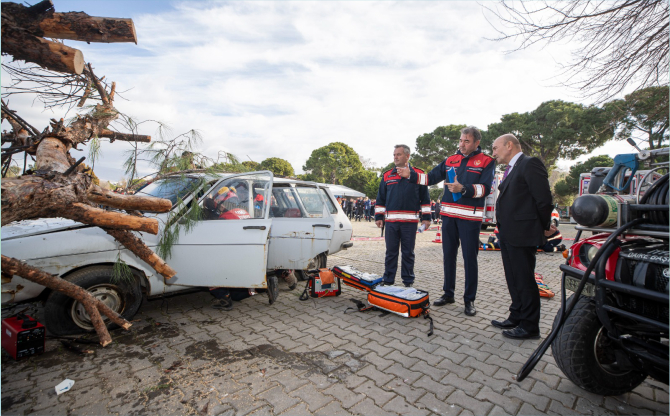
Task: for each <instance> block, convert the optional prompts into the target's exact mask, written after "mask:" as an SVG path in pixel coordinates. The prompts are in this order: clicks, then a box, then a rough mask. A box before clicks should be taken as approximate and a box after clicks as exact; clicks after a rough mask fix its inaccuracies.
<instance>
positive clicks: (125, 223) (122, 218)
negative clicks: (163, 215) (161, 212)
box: [58, 202, 158, 235]
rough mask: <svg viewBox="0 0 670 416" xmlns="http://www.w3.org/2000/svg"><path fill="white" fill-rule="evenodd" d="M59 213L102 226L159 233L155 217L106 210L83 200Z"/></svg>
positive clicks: (72, 218)
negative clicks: (87, 203) (84, 202)
mask: <svg viewBox="0 0 670 416" xmlns="http://www.w3.org/2000/svg"><path fill="white" fill-rule="evenodd" d="M58 214H59V215H58V216H59V217H63V218H69V219H71V220H75V221H79V222H83V223H84V224H91V225H96V226H98V227H102V228H115V229H117V230H132V231H144V232H145V233H149V234H154V235H156V234H158V220H157V219H155V218H145V217H136V216H134V215H128V214H123V213H121V212H114V211H105V210H104V209H100V208H94V207H92V206H90V205H86V204H83V203H81V202H75V203H74V204H71V205H70V206H67V207H62V208H61V210H60V211H59V212H58Z"/></svg>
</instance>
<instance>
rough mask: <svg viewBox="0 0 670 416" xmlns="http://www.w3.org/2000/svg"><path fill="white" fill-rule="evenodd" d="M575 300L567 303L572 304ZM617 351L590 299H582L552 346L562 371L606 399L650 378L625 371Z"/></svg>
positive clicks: (575, 381)
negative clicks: (618, 358)
mask: <svg viewBox="0 0 670 416" xmlns="http://www.w3.org/2000/svg"><path fill="white" fill-rule="evenodd" d="M572 297H574V295H573V296H571V297H570V299H568V301H567V302H566V304H570V302H571V300H572ZM562 313H563V310H562V309H560V310H559V311H558V313H557V314H556V318H555V319H554V326H556V325H557V324H558V321H559V319H560V316H561V314H562ZM617 348H618V347H617V346H616V344H615V343H614V342H613V341H612V340H610V339H609V338H608V337H607V330H606V329H605V328H604V327H603V325H602V324H601V323H600V320H599V319H598V316H597V315H596V306H595V303H594V302H593V300H592V299H589V298H587V297H581V298H580V299H579V301H578V302H577V304H576V305H575V309H573V311H572V313H571V314H570V316H569V317H568V319H567V320H566V322H565V324H564V325H563V327H562V328H561V331H560V332H559V334H558V335H557V336H556V339H554V342H552V344H551V351H552V354H553V356H554V360H556V364H557V365H558V367H559V368H560V369H561V371H563V373H564V374H565V375H566V376H567V377H568V378H569V379H570V380H571V381H572V382H573V383H575V384H576V385H578V386H579V387H581V388H583V389H584V390H586V391H589V392H591V393H595V394H600V395H603V396H617V395H620V394H623V393H626V392H629V391H631V390H633V389H634V388H635V387H637V386H638V385H640V383H642V382H643V381H644V379H646V378H647V374H646V373H644V372H641V371H635V370H629V369H622V368H621V366H620V365H619V363H618V361H617V354H616V353H615V351H616V349H617ZM621 353H622V354H625V352H623V351H622V352H621Z"/></svg>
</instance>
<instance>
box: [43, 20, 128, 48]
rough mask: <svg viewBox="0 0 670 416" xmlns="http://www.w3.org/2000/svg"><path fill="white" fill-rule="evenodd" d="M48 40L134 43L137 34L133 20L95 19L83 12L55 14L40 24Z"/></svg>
mask: <svg viewBox="0 0 670 416" xmlns="http://www.w3.org/2000/svg"><path fill="white" fill-rule="evenodd" d="M39 28H40V29H41V30H42V34H41V35H39V34H38V35H39V36H43V37H46V38H56V39H71V40H81V41H85V42H106V43H114V42H134V43H135V44H137V34H136V33H135V25H134V24H133V20H132V19H120V18H109V17H93V16H89V15H87V14H86V13H83V12H70V13H54V14H53V15H52V16H51V17H48V18H46V19H44V20H42V21H41V22H40V24H39Z"/></svg>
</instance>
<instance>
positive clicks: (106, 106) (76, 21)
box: [1, 0, 176, 346]
mask: <svg viewBox="0 0 670 416" xmlns="http://www.w3.org/2000/svg"><path fill="white" fill-rule="evenodd" d="M42 36H49V37H53V38H60V39H76V40H82V41H87V42H135V43H137V38H136V36H135V29H134V27H133V24H132V20H130V19H107V18H97V17H90V16H88V15H86V14H85V13H55V12H54V10H53V4H52V3H51V1H50V0H46V1H43V2H41V3H38V4H36V5H34V6H31V7H24V6H22V5H19V4H15V3H2V53H3V54H10V55H12V56H13V57H14V59H15V60H17V59H18V60H25V61H30V62H34V63H36V64H38V65H40V66H42V67H43V68H46V69H49V70H52V71H60V72H66V73H70V74H76V78H74V81H73V82H76V83H79V84H80V85H83V86H84V87H83V88H81V89H79V90H78V91H80V92H81V94H80V95H79V96H75V95H72V94H71V93H66V94H70V96H66V97H65V98H63V100H61V101H58V102H61V103H68V102H69V103H72V102H77V105H78V106H79V107H81V106H82V105H83V102H84V101H85V100H87V99H93V100H97V101H99V103H98V104H96V105H95V106H94V108H93V109H92V110H91V111H90V112H88V113H86V114H79V115H77V117H76V119H75V120H74V121H72V122H71V123H69V124H67V125H66V124H65V122H64V120H63V119H60V120H55V119H52V120H51V123H50V125H49V126H48V127H46V128H45V129H43V130H39V129H37V128H35V127H33V126H32V125H30V124H29V123H28V122H27V121H26V120H24V119H23V118H22V117H20V116H19V115H18V114H17V113H16V112H15V111H13V110H11V109H10V108H9V107H8V105H7V104H6V103H5V101H4V100H3V102H2V119H3V120H7V121H8V123H9V124H10V125H11V126H12V131H11V132H8V133H3V135H2V144H3V145H5V144H9V146H8V147H3V148H2V172H3V178H2V185H1V188H2V196H1V200H2V201H1V202H2V225H3V226H4V225H6V224H9V223H11V222H14V221H21V220H28V219H36V218H55V217H63V218H69V219H72V220H75V221H78V222H81V223H84V224H90V225H95V226H99V227H101V228H103V229H104V230H105V231H106V232H107V233H108V234H110V235H111V236H112V237H114V238H115V239H116V240H117V241H118V242H119V243H121V244H122V245H123V246H124V247H126V248H127V249H129V250H130V251H131V252H132V253H134V254H135V255H136V256H137V257H139V258H140V259H142V260H143V261H145V262H146V263H147V264H149V265H150V266H151V267H152V268H154V269H155V270H156V272H157V273H159V274H160V275H162V276H163V277H165V278H166V279H170V278H172V277H173V276H174V275H175V274H176V272H175V271H174V270H173V269H172V268H171V267H170V266H169V265H168V264H166V263H165V262H164V261H163V259H161V258H160V257H159V256H158V255H156V254H155V253H154V252H153V251H152V250H151V249H149V247H147V246H146V245H145V244H144V243H143V242H142V240H141V239H139V238H137V237H136V236H135V235H133V233H132V231H142V232H148V233H152V234H157V233H158V221H157V220H156V219H153V218H145V217H143V216H142V215H141V214H139V213H138V211H153V212H167V211H169V210H170V209H171V207H172V203H171V202H170V201H169V200H165V199H159V198H152V197H139V196H130V195H125V196H121V195H117V194H114V193H111V192H109V191H106V190H104V189H102V188H100V187H99V186H97V185H95V184H93V183H92V172H91V171H90V170H89V169H88V168H86V167H85V166H84V165H83V164H81V162H82V161H83V160H84V159H85V158H81V159H79V160H75V159H74V158H73V157H72V156H71V155H70V150H71V149H77V146H79V145H82V144H85V143H87V142H88V141H90V140H91V139H92V138H98V137H107V138H109V139H110V141H114V140H125V141H138V142H148V141H150V140H151V138H150V137H149V136H141V135H134V134H128V133H121V132H115V131H112V130H110V128H109V127H110V123H111V122H112V121H113V120H115V119H116V118H118V117H119V112H118V111H117V110H116V109H115V108H114V106H113V101H114V96H115V84H114V83H112V84H111V86H106V85H105V84H104V83H103V82H102V80H101V79H100V78H98V77H97V76H96V75H95V74H94V72H93V67H92V66H91V64H90V63H89V64H87V65H84V61H83V55H82V54H81V52H79V51H77V50H75V49H72V48H68V47H65V45H63V44H62V43H58V42H53V41H49V40H45V39H42V38H41V37H42ZM54 44H55V45H56V46H57V47H56V46H54ZM73 51H76V52H73ZM77 52H78V53H77ZM78 57H79V58H78ZM80 58H81V59H80ZM79 59H80V61H81V65H80V63H79ZM3 65H4V64H3ZM80 66H81V67H80ZM93 92H95V93H93ZM19 153H24V154H25V155H26V157H27V156H30V157H32V158H34V159H35V165H34V167H33V169H32V170H30V171H28V172H25V166H24V174H23V175H22V176H19V177H15V178H7V177H5V173H6V172H7V170H8V168H9V165H10V164H11V162H12V158H13V157H14V155H16V154H19ZM99 205H105V206H108V207H112V208H115V209H119V210H124V211H126V212H125V213H124V212H120V211H109V210H105V209H101V208H99ZM2 274H3V278H11V276H14V275H16V276H20V277H22V278H24V279H27V280H30V281H33V282H36V283H39V284H41V285H43V286H45V287H47V288H49V289H51V290H56V291H60V292H62V293H64V294H66V295H67V296H70V297H72V298H73V299H75V300H77V301H79V302H80V303H81V304H82V305H83V306H84V308H85V310H86V312H87V313H88V314H89V317H90V318H91V323H92V325H93V327H94V329H95V331H96V332H97V334H98V336H99V339H100V343H101V345H103V346H105V345H108V344H109V343H110V342H111V336H110V335H109V332H108V331H107V328H106V325H105V322H104V320H103V318H102V316H101V313H102V315H105V316H106V317H108V318H109V320H110V321H111V322H113V323H115V324H117V325H119V326H120V327H122V328H124V329H128V328H130V326H131V324H130V323H129V322H127V321H126V320H125V319H124V318H123V317H121V316H120V315H119V314H118V313H116V312H115V311H113V310H111V309H110V308H109V307H108V306H106V305H105V304H104V303H103V302H101V301H99V300H97V299H96V298H95V297H93V296H92V295H91V294H90V293H89V292H88V291H86V290H85V289H82V288H81V287H79V286H76V285H74V284H72V283H69V282H67V281H66V280H64V279H61V278H60V277H58V276H54V275H51V274H48V273H45V272H44V271H41V270H39V269H37V268H35V267H32V266H29V265H27V264H25V263H24V262H22V261H20V260H18V259H15V258H10V257H6V256H2ZM3 280H4V279H3Z"/></svg>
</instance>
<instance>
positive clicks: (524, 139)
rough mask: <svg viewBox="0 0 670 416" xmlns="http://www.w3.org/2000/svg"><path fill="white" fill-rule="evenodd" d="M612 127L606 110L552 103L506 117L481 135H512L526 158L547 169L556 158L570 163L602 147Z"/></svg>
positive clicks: (552, 164) (611, 117)
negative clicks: (542, 164)
mask: <svg viewBox="0 0 670 416" xmlns="http://www.w3.org/2000/svg"><path fill="white" fill-rule="evenodd" d="M616 125H617V122H616V120H615V119H614V117H613V115H612V113H611V111H608V110H607V109H603V108H600V107H597V106H588V107H586V106H583V105H581V104H575V103H568V102H565V101H561V100H554V101H547V102H544V103H542V104H540V106H539V107H538V108H536V109H535V110H533V111H531V112H528V113H523V114H519V113H512V114H506V115H504V116H502V118H501V121H500V122H499V123H493V124H490V125H489V126H488V130H487V131H486V132H485V134H482V136H486V139H487V141H489V140H492V139H495V138H496V137H498V136H501V135H503V134H505V133H512V134H514V135H515V136H516V137H517V138H518V139H519V141H520V142H521V149H522V150H523V152H524V153H525V154H526V155H529V156H535V157H538V158H539V159H540V160H542V163H544V164H545V166H546V167H547V169H548V170H551V169H552V167H553V166H554V165H555V163H556V161H557V160H558V159H559V158H561V159H569V160H573V159H576V158H577V157H579V156H582V155H585V154H587V153H589V152H590V151H592V150H593V149H595V148H597V147H599V146H601V145H603V144H604V143H605V142H606V141H608V140H609V139H611V138H612V137H613V135H614V131H615V128H616ZM482 142H484V139H482Z"/></svg>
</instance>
